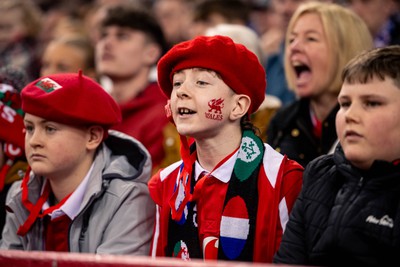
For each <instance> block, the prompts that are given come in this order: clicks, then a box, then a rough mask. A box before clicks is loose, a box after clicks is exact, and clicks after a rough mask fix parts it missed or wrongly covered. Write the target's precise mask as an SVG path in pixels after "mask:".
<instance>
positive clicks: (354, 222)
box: [274, 145, 400, 266]
mask: <svg viewBox="0 0 400 267" xmlns="http://www.w3.org/2000/svg"><path fill="white" fill-rule="evenodd" d="M399 253H400V165H397V166H395V165H394V164H392V163H388V162H383V161H376V162H374V164H373V166H372V167H371V169H370V170H369V171H368V172H362V171H360V170H358V169H356V168H355V167H353V166H352V165H350V164H349V162H348V161H347V160H346V159H345V158H344V154H343V151H342V149H341V147H340V145H338V146H337V148H336V150H335V153H334V155H325V156H321V157H319V158H317V159H315V160H314V161H312V162H310V163H309V165H308V166H307V168H306V169H305V172H304V176H303V188H302V191H301V193H300V195H299V197H298V199H297V200H296V202H295V205H294V207H293V210H292V213H291V215H290V219H289V222H288V223H287V225H286V230H285V232H284V236H283V238H282V242H281V245H280V248H279V250H278V252H277V253H276V255H275V258H274V262H275V263H287V264H301V265H315V266H400V254H399Z"/></svg>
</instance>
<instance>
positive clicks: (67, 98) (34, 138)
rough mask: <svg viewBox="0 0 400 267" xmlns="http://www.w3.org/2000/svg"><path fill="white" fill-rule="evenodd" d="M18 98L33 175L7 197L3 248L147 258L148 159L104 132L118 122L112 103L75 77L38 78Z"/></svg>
mask: <svg viewBox="0 0 400 267" xmlns="http://www.w3.org/2000/svg"><path fill="white" fill-rule="evenodd" d="M21 98H22V109H23V111H24V112H25V117H24V125H25V131H26V133H25V154H26V157H27V160H28V163H29V166H30V170H29V171H27V172H26V174H25V177H24V178H23V180H22V181H19V182H16V183H14V185H13V186H12V187H11V189H10V191H9V193H8V195H7V208H8V214H7V218H6V225H5V227H4V231H3V239H2V240H1V242H0V248H3V249H21V250H43V251H44V250H46V251H69V252H85V253H99V254H133V255H148V253H149V247H150V241H151V234H152V229H153V225H154V222H153V220H154V219H153V216H154V212H155V210H154V204H153V203H152V201H151V198H150V196H149V193H148V189H147V181H148V179H149V178H150V174H151V160H150V155H149V153H148V151H147V150H146V149H145V148H144V146H143V145H142V144H141V143H139V142H138V141H137V140H136V139H134V138H132V137H129V136H127V135H125V134H122V133H120V132H117V131H111V130H110V131H108V129H109V128H110V127H111V126H113V125H114V124H116V123H118V122H119V121H120V120H121V112H120V110H119V108H118V105H117V104H116V103H115V101H114V100H113V99H112V97H111V96H110V95H109V94H108V93H107V92H106V91H104V90H103V88H102V87H100V86H99V85H98V84H97V83H96V82H94V81H93V80H91V79H90V78H88V77H86V76H83V75H82V73H81V72H80V73H79V74H73V73H68V74H54V75H49V76H44V77H41V78H39V79H38V80H36V81H33V82H32V83H30V84H28V85H27V86H26V87H25V88H24V89H23V90H22V93H21Z"/></svg>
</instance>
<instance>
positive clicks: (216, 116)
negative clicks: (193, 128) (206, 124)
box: [205, 98, 224, 121]
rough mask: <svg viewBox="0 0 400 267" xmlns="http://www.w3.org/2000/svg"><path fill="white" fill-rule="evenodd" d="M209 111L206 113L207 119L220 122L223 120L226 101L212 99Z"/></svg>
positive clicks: (209, 102)
mask: <svg viewBox="0 0 400 267" xmlns="http://www.w3.org/2000/svg"><path fill="white" fill-rule="evenodd" d="M208 107H209V109H208V111H207V112H205V115H206V118H207V119H211V120H217V121H220V120H222V119H223V116H222V108H223V107H224V99H222V98H218V99H211V100H210V101H208Z"/></svg>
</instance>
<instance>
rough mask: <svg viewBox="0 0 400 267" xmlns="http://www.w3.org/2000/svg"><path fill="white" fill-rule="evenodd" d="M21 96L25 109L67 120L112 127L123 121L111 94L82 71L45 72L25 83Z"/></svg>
mask: <svg viewBox="0 0 400 267" xmlns="http://www.w3.org/2000/svg"><path fill="white" fill-rule="evenodd" d="M21 98H22V110H23V111H24V112H25V113H30V114H32V115H35V116H39V117H42V118H45V119H47V120H51V121H55V122H60V123H63V124H69V125H101V126H103V127H104V128H106V129H108V128H109V127H111V126H113V125H114V124H117V123H119V122H120V121H121V111H120V109H119V106H118V105H117V103H116V102H115V101H114V99H113V98H112V97H111V96H110V94H109V93H107V92H106V91H105V90H104V89H103V88H102V87H101V86H100V85H99V84H98V83H96V82H95V81H93V80H92V79H90V78H89V77H86V76H84V75H82V73H81V72H79V74H77V73H62V74H53V75H48V76H43V77H41V78H39V79H37V80H35V81H33V82H31V83H29V84H28V85H27V86H25V88H23V89H22V92H21Z"/></svg>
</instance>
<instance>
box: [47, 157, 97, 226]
mask: <svg viewBox="0 0 400 267" xmlns="http://www.w3.org/2000/svg"><path fill="white" fill-rule="evenodd" d="M92 170H93V164H92V166H91V167H90V169H89V171H88V173H87V174H86V176H85V178H84V179H83V180H82V182H81V183H80V184H79V186H78V187H77V188H76V189H75V191H74V192H72V194H71V196H70V197H69V198H68V199H67V201H65V203H64V204H63V205H62V206H61V207H60V208H58V209H56V210H53V212H52V213H50V214H49V215H50V216H51V219H52V220H53V219H55V218H58V217H60V216H63V215H64V214H66V215H67V216H68V217H69V218H70V219H71V220H73V219H74V218H75V217H76V215H77V214H78V212H79V208H80V206H81V203H82V199H83V196H84V195H85V192H86V188H87V184H88V181H89V177H90V174H91V173H92ZM44 184H46V183H44ZM42 191H43V189H42ZM49 207H50V205H49V203H48V201H46V202H45V203H44V204H43V207H42V210H46V209H47V208H49Z"/></svg>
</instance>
